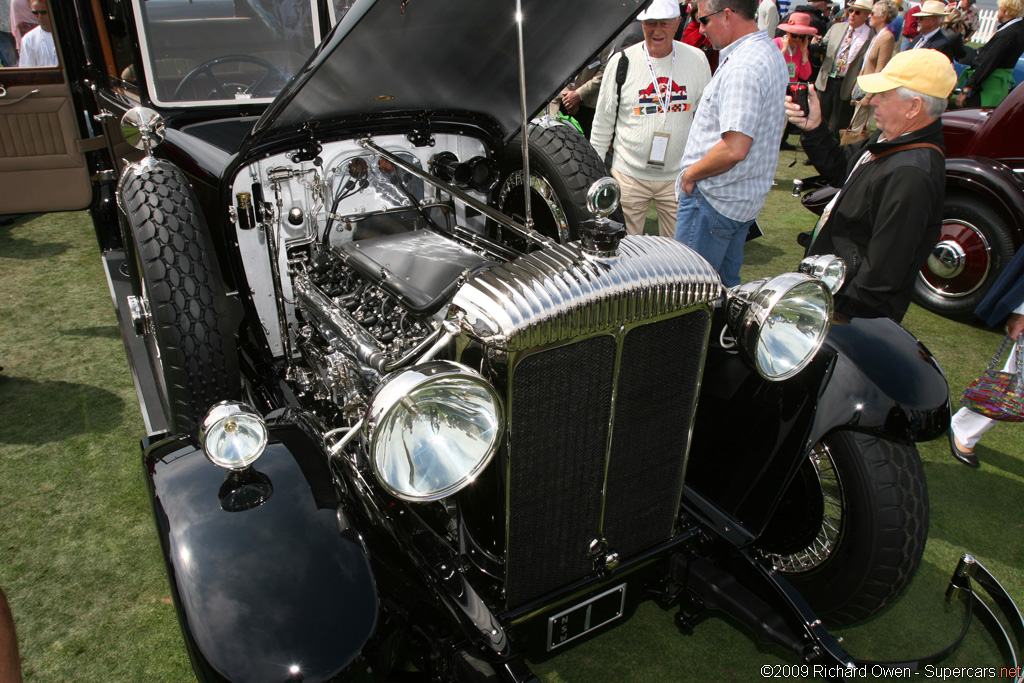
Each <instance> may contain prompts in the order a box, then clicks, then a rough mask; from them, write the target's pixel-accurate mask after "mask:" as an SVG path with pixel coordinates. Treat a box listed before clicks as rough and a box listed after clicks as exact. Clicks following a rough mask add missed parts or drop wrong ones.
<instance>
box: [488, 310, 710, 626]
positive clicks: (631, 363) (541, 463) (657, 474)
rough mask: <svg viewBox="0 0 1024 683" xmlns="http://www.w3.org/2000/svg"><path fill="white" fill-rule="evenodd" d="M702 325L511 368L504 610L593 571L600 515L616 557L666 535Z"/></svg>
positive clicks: (700, 321)
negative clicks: (619, 353) (618, 360)
mask: <svg viewBox="0 0 1024 683" xmlns="http://www.w3.org/2000/svg"><path fill="white" fill-rule="evenodd" d="M708 324H709V316H708V313H707V311H706V310H705V309H700V310H698V311H696V312H693V313H689V314H687V315H683V316H680V317H676V318H670V319H668V320H665V321H662V322H658V323H653V324H649V325H643V326H639V327H636V328H634V329H632V330H631V331H629V332H628V333H627V334H626V335H625V336H624V337H621V336H613V335H612V334H608V335H606V336H598V337H593V338H589V339H586V340H584V341H580V342H575V343H570V344H566V345H564V346H557V347H554V348H551V349H548V350H545V351H541V352H539V353H534V354H530V355H527V356H525V357H524V358H523V360H522V361H521V362H519V363H518V365H516V366H515V369H514V372H513V380H512V387H511V393H512V396H511V402H510V406H511V424H510V427H511V429H510V438H509V506H508V515H509V519H508V547H507V554H506V572H507V573H506V598H507V603H508V606H509V608H515V607H517V606H520V605H522V604H525V603H527V602H529V601H531V600H533V599H536V598H538V597H540V596H542V595H544V594H546V593H549V592H551V591H554V590H556V589H558V588H559V587H561V586H564V585H566V584H568V583H570V582H572V581H574V580H577V579H580V578H583V577H584V576H586V575H587V574H589V573H590V572H591V571H592V570H593V565H592V562H591V560H590V558H589V556H588V552H587V551H588V547H589V544H590V542H591V541H592V540H593V539H595V538H598V537H600V536H602V514H603V524H604V533H603V536H604V537H605V538H606V539H607V540H608V542H609V546H610V547H611V548H612V549H613V550H616V551H618V552H619V553H620V555H621V556H622V557H623V558H624V559H626V558H628V557H629V556H630V555H632V554H635V553H637V552H639V551H641V550H644V549H645V548H648V547H650V546H652V545H655V544H656V543H658V542H660V541H663V540H667V539H668V538H670V537H671V534H672V528H673V523H674V520H675V518H676V513H677V509H678V502H679V494H680V490H681V487H682V477H683V472H684V466H685V462H684V457H685V453H686V445H687V440H688V437H689V429H690V423H691V421H692V416H693V409H694V403H695V401H696V392H697V383H698V380H699V376H700V368H701V366H702V361H703V354H704V348H705V337H706V334H707V326H708ZM619 344H621V345H622V359H621V367H620V369H619V376H618V381H617V383H616V381H615V356H616V352H617V350H618V346H619ZM613 398H614V405H615V415H614V429H613V431H612V433H611V438H612V443H611V447H610V450H609V446H608V442H609V425H610V424H611V422H612V405H613ZM609 453H610V462H606V458H608V457H609ZM606 467H607V483H606ZM605 488H607V501H606V502H605V500H604V499H603V491H604V489H605Z"/></svg>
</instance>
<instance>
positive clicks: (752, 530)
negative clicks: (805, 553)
mask: <svg viewBox="0 0 1024 683" xmlns="http://www.w3.org/2000/svg"><path fill="white" fill-rule="evenodd" d="M704 385H705V387H706V388H705V390H704V391H703V393H702V394H701V402H700V405H699V407H698V418H697V420H696V426H695V428H694V437H693V439H694V440H693V446H692V452H693V453H695V454H702V455H701V456H700V457H692V458H691V460H690V465H689V468H688V470H687V489H688V490H690V491H693V492H695V493H697V494H698V495H697V496H695V497H694V501H695V504H697V505H699V506H701V505H703V506H706V505H707V504H711V505H713V506H714V507H715V508H717V509H718V510H719V511H721V512H725V513H727V514H728V515H729V516H730V517H731V519H732V520H733V522H734V524H733V531H737V528H736V527H737V525H739V527H740V528H741V530H742V532H744V533H745V534H746V536H747V537H748V538H750V539H754V538H757V537H758V536H759V535H760V534H761V533H762V532H763V531H764V528H765V526H766V525H767V524H768V523H769V521H770V520H771V519H772V516H773V514H774V512H775V509H776V505H777V504H778V502H779V499H778V496H777V495H776V492H777V491H780V490H784V489H785V488H786V486H787V485H788V484H789V483H790V482H791V481H792V478H793V476H794V475H795V473H796V470H797V468H798V467H799V465H800V464H801V462H802V458H799V457H794V454H796V453H803V452H806V451H807V450H808V449H809V448H811V447H812V446H813V445H814V444H815V443H818V442H819V441H821V440H822V439H823V438H824V437H825V436H826V435H827V434H828V433H829V432H832V431H834V430H838V429H854V430H857V431H863V432H866V433H872V434H878V435H880V436H884V437H886V438H890V439H895V440H899V441H914V442H916V441H929V440H931V439H935V438H938V437H940V436H942V435H943V434H944V433H945V431H946V429H948V427H949V414H950V407H949V388H948V386H947V385H946V379H945V375H943V373H942V368H941V367H939V364H938V361H936V359H935V358H934V356H932V354H931V353H930V352H929V351H928V349H927V348H925V346H924V345H923V344H922V343H921V342H920V341H918V340H917V339H915V338H914V337H912V336H911V335H909V334H906V333H905V331H904V330H902V328H900V327H899V325H897V324H896V323H894V322H892V321H891V320H889V319H887V318H854V319H852V320H850V321H848V322H845V323H842V324H838V323H837V324H833V325H832V327H831V329H830V330H829V335H828V338H827V340H826V342H825V346H824V348H823V349H822V351H821V352H820V353H819V354H818V356H817V357H816V358H815V360H814V362H813V363H812V364H811V365H810V366H809V367H808V368H807V369H806V370H804V372H802V373H801V374H800V375H798V376H797V377H794V378H793V379H790V380H786V381H785V382H777V383H771V384H766V383H764V382H762V381H760V379H759V378H758V377H757V375H756V373H755V372H754V371H753V370H752V369H751V368H750V365H749V363H747V362H745V361H744V360H743V359H742V358H741V357H740V356H739V355H738V354H735V353H728V352H725V351H722V350H721V349H720V348H719V347H714V346H713V347H712V350H711V351H710V353H709V359H708V364H707V367H706V369H705V377H704ZM737 415H743V416H745V419H746V424H747V425H748V426H749V429H747V428H745V429H742V430H723V428H722V424H723V420H726V419H729V417H730V416H737ZM716 450H718V451H725V452H729V453H733V454H735V455H734V456H732V457H730V458H715V457H708V456H707V455H706V454H710V453H713V452H715V451H716ZM740 537H742V536H740Z"/></svg>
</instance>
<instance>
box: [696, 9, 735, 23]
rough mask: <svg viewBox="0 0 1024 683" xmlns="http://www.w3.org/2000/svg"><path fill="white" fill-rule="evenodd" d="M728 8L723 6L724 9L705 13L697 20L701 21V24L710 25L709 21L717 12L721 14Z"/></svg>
mask: <svg viewBox="0 0 1024 683" xmlns="http://www.w3.org/2000/svg"><path fill="white" fill-rule="evenodd" d="M727 9H729V8H728V7H723V8H722V9H720V10H718V11H717V12H712V13H711V14H705V15H704V16H702V17H697V21H699V22H700V25H701V26H707V25H708V21H710V20H711V17H713V16H715V15H716V14H720V13H721V12H724V11H725V10H727Z"/></svg>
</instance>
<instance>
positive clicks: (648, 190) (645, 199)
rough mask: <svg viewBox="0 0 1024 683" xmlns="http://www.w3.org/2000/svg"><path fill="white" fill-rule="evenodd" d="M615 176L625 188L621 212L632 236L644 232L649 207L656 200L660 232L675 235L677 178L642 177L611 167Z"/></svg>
mask: <svg viewBox="0 0 1024 683" xmlns="http://www.w3.org/2000/svg"><path fill="white" fill-rule="evenodd" d="M612 177H613V178H615V180H617V181H618V183H619V187H620V188H621V189H622V201H621V202H620V203H621V204H622V215H623V216H624V217H625V219H626V232H627V233H629V234H630V235H642V234H644V224H645V223H647V207H648V206H649V205H650V203H651V202H652V201H653V202H654V208H655V209H657V211H658V234H659V235H661V236H662V237H669V238H672V237H675V234H676V209H677V208H679V207H678V205H677V204H676V191H675V184H676V182H675V180H665V181H661V180H640V179H639V178H633V177H632V176H628V175H625V174H623V173H619V172H618V171H616V170H615V169H614V168H613V169H612Z"/></svg>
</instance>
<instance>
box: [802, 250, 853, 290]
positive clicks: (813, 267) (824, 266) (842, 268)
mask: <svg viewBox="0 0 1024 683" xmlns="http://www.w3.org/2000/svg"><path fill="white" fill-rule="evenodd" d="M797 270H798V271H800V272H801V273H806V274H808V275H810V276H811V277H816V278H818V279H819V280H821V281H822V282H824V283H825V286H826V287H828V289H829V291H830V292H832V293H833V294H835V293H836V292H838V291H839V288H840V287H842V286H843V283H844V282H845V281H846V261H844V260H843V259H841V258H839V257H838V256H833V255H832V254H822V255H821V256H808V257H807V258H805V259H804V260H803V261H801V262H800V267H799V268H797Z"/></svg>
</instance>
